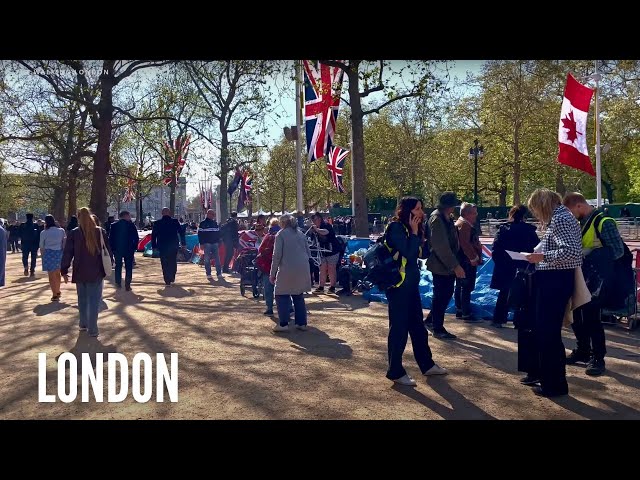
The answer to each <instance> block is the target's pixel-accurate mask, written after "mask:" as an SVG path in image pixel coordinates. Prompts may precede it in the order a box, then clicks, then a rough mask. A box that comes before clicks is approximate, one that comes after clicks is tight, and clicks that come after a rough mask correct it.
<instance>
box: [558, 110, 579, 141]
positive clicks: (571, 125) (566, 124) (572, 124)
mask: <svg viewBox="0 0 640 480" xmlns="http://www.w3.org/2000/svg"><path fill="white" fill-rule="evenodd" d="M576 127H577V125H576V121H575V120H574V118H573V110H571V111H569V113H568V114H567V117H566V118H563V119H562V128H566V129H567V130H569V131H568V132H567V140H568V141H570V142H571V143H573V142H574V141H575V140H576V139H577V138H578V135H582V133H581V132H579V131H578V130H577V128H576Z"/></svg>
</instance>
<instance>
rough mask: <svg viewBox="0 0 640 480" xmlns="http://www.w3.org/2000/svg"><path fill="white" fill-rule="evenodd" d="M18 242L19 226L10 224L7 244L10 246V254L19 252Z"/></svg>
mask: <svg viewBox="0 0 640 480" xmlns="http://www.w3.org/2000/svg"><path fill="white" fill-rule="evenodd" d="M19 240H20V226H19V225H18V224H17V223H15V222H12V223H11V225H9V244H10V245H11V253H16V252H19V251H20V245H19V244H18V241H19Z"/></svg>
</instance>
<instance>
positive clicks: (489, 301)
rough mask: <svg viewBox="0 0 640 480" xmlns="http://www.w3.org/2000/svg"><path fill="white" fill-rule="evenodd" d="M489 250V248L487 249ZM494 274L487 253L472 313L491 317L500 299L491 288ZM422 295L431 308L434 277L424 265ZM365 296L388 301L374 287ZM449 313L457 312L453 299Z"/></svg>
mask: <svg viewBox="0 0 640 480" xmlns="http://www.w3.org/2000/svg"><path fill="white" fill-rule="evenodd" d="M487 250H488V249H487ZM492 275H493V260H492V259H491V257H489V256H488V255H487V254H485V256H484V264H482V266H480V268H479V269H478V273H477V275H476V288H475V290H474V291H473V292H472V293H471V305H472V313H473V315H475V316H476V317H478V318H491V317H493V311H494V309H495V306H496V301H497V300H498V291H497V290H494V289H492V288H489V284H490V283H491V276H492ZM420 277H421V278H420V296H421V297H422V308H426V309H428V310H430V309H431V302H432V300H433V277H432V276H431V272H430V271H428V270H427V269H426V267H424V268H423V269H422V271H421V273H420ZM363 297H364V298H366V299H367V300H369V301H371V302H383V303H387V297H386V295H385V294H384V292H380V291H379V290H378V289H377V288H375V287H374V288H373V289H371V290H369V291H368V292H364V294H363ZM447 313H456V307H455V304H454V301H453V298H452V299H451V302H449V306H448V307H447Z"/></svg>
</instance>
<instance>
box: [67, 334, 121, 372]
mask: <svg viewBox="0 0 640 480" xmlns="http://www.w3.org/2000/svg"><path fill="white" fill-rule="evenodd" d="M117 351H118V349H117V348H116V346H115V345H104V344H102V342H100V340H98V338H96V337H90V336H89V335H88V334H87V332H79V334H78V338H77V339H76V344H75V345H74V346H73V347H72V348H71V350H69V353H73V355H74V356H75V357H76V359H77V361H78V365H82V363H81V362H82V354H83V353H87V354H89V358H90V359H91V365H92V366H93V367H95V366H96V360H97V355H96V354H98V353H102V354H103V356H102V361H103V362H106V361H107V354H109V353H116V352H117ZM62 353H66V352H62ZM62 353H60V355H62ZM60 355H58V356H57V357H56V362H57V361H58V359H59V358H60Z"/></svg>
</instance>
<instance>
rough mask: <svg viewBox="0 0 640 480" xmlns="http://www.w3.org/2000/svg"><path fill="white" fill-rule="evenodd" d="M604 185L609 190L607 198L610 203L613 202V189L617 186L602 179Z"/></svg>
mask: <svg viewBox="0 0 640 480" xmlns="http://www.w3.org/2000/svg"><path fill="white" fill-rule="evenodd" d="M602 185H603V186H604V189H605V190H606V191H607V200H609V203H613V191H614V190H615V188H613V184H611V183H609V182H607V181H606V180H602ZM603 203H604V199H603Z"/></svg>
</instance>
